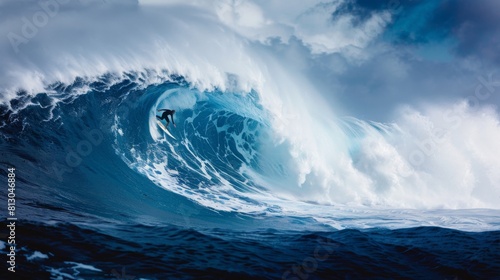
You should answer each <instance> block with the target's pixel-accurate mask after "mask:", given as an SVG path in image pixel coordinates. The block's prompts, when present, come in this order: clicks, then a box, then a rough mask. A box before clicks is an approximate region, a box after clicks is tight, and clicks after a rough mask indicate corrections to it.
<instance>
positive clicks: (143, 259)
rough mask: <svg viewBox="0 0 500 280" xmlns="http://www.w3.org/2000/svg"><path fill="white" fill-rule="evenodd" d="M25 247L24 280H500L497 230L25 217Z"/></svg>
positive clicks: (21, 237) (20, 263)
mask: <svg viewBox="0 0 500 280" xmlns="http://www.w3.org/2000/svg"><path fill="white" fill-rule="evenodd" d="M95 227H97V228H99V227H101V228H105V229H95ZM18 240H19V243H20V244H22V245H21V247H22V249H21V250H20V252H19V253H18V260H17V262H18V266H17V270H18V271H17V272H16V277H18V276H23V277H24V276H25V277H26V279H49V278H50V279H498V275H500V274H499V273H500V263H499V260H500V253H499V252H500V247H499V246H500V233H499V232H498V231H497V232H481V233H471V232H462V231H457V230H450V229H444V228H437V227H420V228H409V229H400V230H387V229H371V230H363V231H360V230H340V231H330V232H309V231H303V232H293V231H284V230H274V229H267V230H266V229H260V230H258V229H255V230H252V231H245V232H240V231H231V230H227V229H225V230H221V229H211V230H196V229H190V228H183V227H178V226H161V227H158V226H144V225H127V224H124V225H119V226H116V225H110V224H107V223H101V224H100V225H99V226H98V225H95V226H94V228H93V229H91V228H89V227H86V226H82V225H75V224H67V223H58V224H54V225H44V224H40V223H33V222H28V221H24V220H22V221H19V229H18ZM37 252H39V253H41V254H39V253H37ZM2 253H5V252H4V251H3V252H2ZM36 256H42V257H38V258H37V257H36ZM2 274H3V275H4V276H2V278H3V279H21V278H12V277H8V276H9V275H8V273H6V272H5V270H3V271H2ZM6 277H7V278H6Z"/></svg>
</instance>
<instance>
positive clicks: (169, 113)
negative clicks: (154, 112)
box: [156, 109, 176, 127]
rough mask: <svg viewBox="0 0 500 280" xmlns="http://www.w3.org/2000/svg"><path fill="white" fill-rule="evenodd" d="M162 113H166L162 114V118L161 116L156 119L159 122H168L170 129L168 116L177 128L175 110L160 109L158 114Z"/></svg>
mask: <svg viewBox="0 0 500 280" xmlns="http://www.w3.org/2000/svg"><path fill="white" fill-rule="evenodd" d="M161 111H164V112H163V114H161V117H160V116H156V118H157V119H158V120H165V121H166V122H167V125H166V126H167V127H168V125H169V124H170V120H169V119H168V116H170V117H171V118H172V123H173V124H174V126H175V127H176V125H175V122H174V113H175V110H169V109H159V110H158V112H161Z"/></svg>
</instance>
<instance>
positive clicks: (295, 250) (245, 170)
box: [0, 74, 500, 280]
mask: <svg viewBox="0 0 500 280" xmlns="http://www.w3.org/2000/svg"><path fill="white" fill-rule="evenodd" d="M168 77H169V78H168V80H166V81H164V82H160V83H158V84H155V85H149V86H144V85H143V82H144V81H143V80H142V77H141V76H140V75H137V74H129V75H128V76H127V77H126V78H123V79H121V80H120V79H118V78H117V77H113V76H112V75H109V76H103V77H101V78H100V79H99V80H97V81H95V80H94V81H91V82H89V81H86V80H84V79H79V80H77V81H75V83H74V84H71V85H63V84H53V85H51V86H50V88H51V91H53V92H56V93H57V94H54V93H52V94H50V95H49V94H47V93H40V94H38V95H36V96H35V97H31V96H29V95H27V94H26V93H23V92H19V93H18V96H17V98H15V99H13V100H12V101H11V102H10V104H9V106H3V107H1V111H0V115H1V116H2V117H1V119H0V127H1V129H2V130H1V137H0V151H1V160H0V167H1V170H0V178H1V182H4V183H5V185H7V181H8V178H10V177H12V175H8V173H9V172H8V169H9V168H15V172H14V173H15V179H16V188H15V198H16V205H15V207H16V210H15V217H16V218H17V219H18V220H17V221H15V224H16V226H15V240H16V258H15V270H16V272H15V274H14V273H12V272H9V271H8V270H7V267H8V264H7V265H4V269H2V270H1V272H0V273H1V279H290V280H291V279H294V280H296V279H500V278H499V276H498V275H500V264H499V260H500V232H499V231H498V230H496V229H498V221H496V222H495V218H494V217H495V215H496V214H494V215H493V216H491V217H493V218H491V219H489V220H487V221H486V222H484V219H483V218H484V217H487V215H486V216H485V215H483V216H481V218H478V217H477V216H476V214H477V213H479V212H477V211H469V212H466V214H465V215H463V214H461V212H456V213H455V212H452V211H450V212H446V213H452V215H453V217H447V214H446V213H444V212H443V213H444V214H443V213H441V212H437V214H433V215H434V216H432V215H430V214H429V212H425V211H420V212H419V211H418V210H415V212H412V213H410V214H408V213H407V212H405V211H400V210H397V211H392V210H387V211H385V210H377V211H375V210H373V211H375V212H373V211H372V209H371V208H369V207H361V208H356V209H354V208H353V209H351V208H350V207H344V208H342V209H343V210H342V211H343V212H336V211H337V210H338V209H340V208H334V207H333V206H332V208H329V206H328V205H326V206H325V205H320V204H319V203H317V202H310V203H305V202H300V201H293V200H291V199H290V200H286V199H281V198H279V197H278V196H274V195H273V194H272V191H271V190H273V188H274V187H275V186H274V185H273V184H274V183H275V182H287V180H288V178H289V177H290V176H291V175H290V174H291V169H290V168H289V166H288V165H287V164H286V163H287V162H289V161H290V160H291V158H290V153H289V152H288V150H286V148H287V147H288V146H286V143H285V144H282V145H281V146H279V147H277V148H276V147H275V146H274V145H275V144H276V143H274V142H273V141H272V137H271V136H270V135H272V133H273V131H272V125H271V122H272V120H271V118H270V117H269V115H268V112H267V111H266V110H265V109H264V108H263V106H261V103H260V99H259V95H258V94H256V93H255V92H248V93H237V92H235V93H231V92H230V93H228V92H221V91H218V90H217V89H214V91H212V92H199V91H197V90H194V89H192V88H191V87H190V85H189V84H187V83H186V82H185V81H184V80H183V79H182V77H177V76H174V75H170V76H168ZM116 80H119V81H118V82H117V81H116ZM82 93H84V94H82ZM165 107H175V108H177V113H176V114H175V121H176V125H177V126H176V127H175V129H172V127H170V128H171V129H172V133H173V134H174V136H175V137H176V138H177V139H176V141H172V139H171V138H168V137H167V136H166V135H164V134H163V133H162V132H161V130H160V129H159V127H158V126H157V125H156V122H155V121H156V119H155V114H156V113H157V110H158V109H160V108H165ZM171 125H172V124H171ZM357 134H359V133H357ZM255 178H260V179H259V180H256V179H255ZM264 178H265V180H264ZM0 189H1V191H0V195H1V197H2V201H3V205H6V201H5V200H3V199H4V198H7V196H8V191H7V189H6V188H4V187H2V188H0ZM274 189H275V190H277V189H279V188H274ZM287 207H290V209H292V210H290V209H288V210H287ZM297 209H302V210H303V212H300V211H298V210H297ZM336 209H337V210H336ZM2 211H3V210H2ZM339 213H341V216H340V214H339ZM346 213H347V214H346ZM486 213H488V212H487V211H486ZM404 215H406V216H404ZM407 217H409V218H407ZM429 217H430V218H429ZM481 219H483V220H481ZM449 221H452V222H453V223H451V224H452V225H460V226H463V225H465V226H464V227H467V228H468V229H470V231H460V230H456V229H448V228H444V227H437V226H415V225H433V224H434V225H436V224H437V225H446V224H447V223H448V224H450V223H449ZM488 221H489V222H488ZM335 224H338V225H339V226H338V227H335V226H334V225H335ZM460 226H457V227H460ZM476 226H477V228H475V227H476ZM336 228H340V229H341V230H336ZM488 228H493V230H496V231H489V230H487V229H488ZM3 232H5V233H6V231H5V227H4V231H3ZM8 234H10V232H9V233H7V235H4V237H5V238H2V243H1V245H2V246H1V247H2V254H3V255H4V256H5V255H6V254H7V253H8V251H9V247H8V245H9V244H7V243H6V241H7V236H8ZM4 263H5V262H4Z"/></svg>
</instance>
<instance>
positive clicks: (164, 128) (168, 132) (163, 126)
mask: <svg viewBox="0 0 500 280" xmlns="http://www.w3.org/2000/svg"><path fill="white" fill-rule="evenodd" d="M156 123H157V124H158V125H159V126H160V128H161V129H162V130H163V131H165V133H166V134H167V135H168V136H170V137H172V138H174V139H175V137H174V136H173V135H172V134H171V133H170V131H168V129H167V127H166V126H165V125H164V124H163V123H162V122H160V121H159V120H156Z"/></svg>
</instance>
